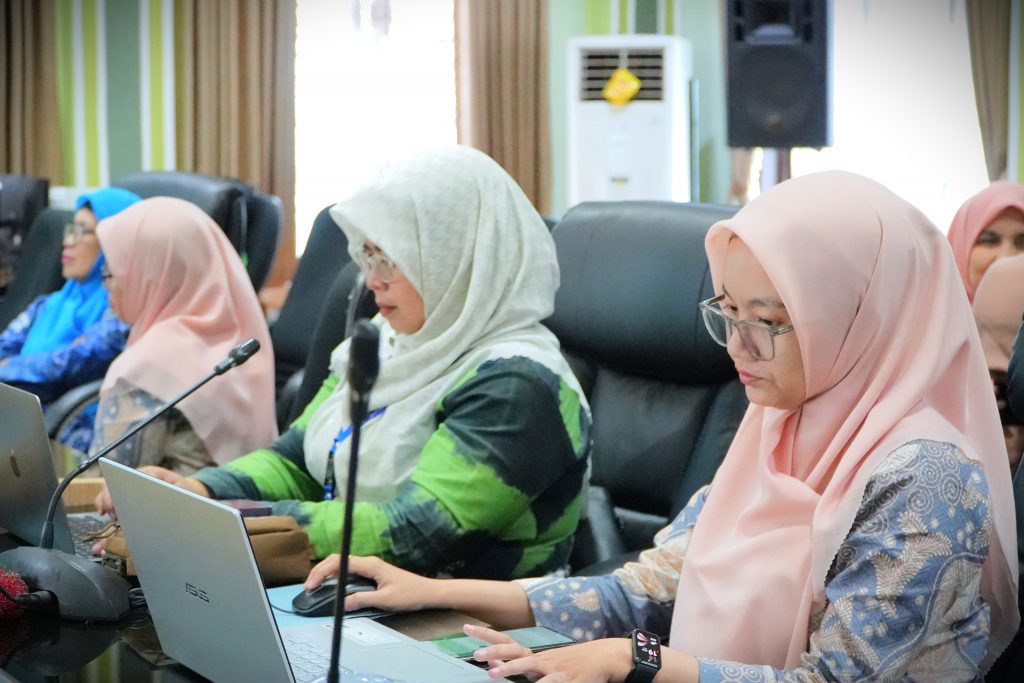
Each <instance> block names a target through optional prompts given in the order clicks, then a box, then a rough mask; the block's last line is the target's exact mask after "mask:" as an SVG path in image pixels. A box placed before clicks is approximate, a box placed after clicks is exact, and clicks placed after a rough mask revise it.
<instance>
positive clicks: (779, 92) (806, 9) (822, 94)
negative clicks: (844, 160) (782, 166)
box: [725, 0, 832, 148]
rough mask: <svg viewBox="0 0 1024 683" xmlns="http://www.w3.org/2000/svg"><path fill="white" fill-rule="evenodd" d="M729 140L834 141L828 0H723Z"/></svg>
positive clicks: (738, 143)
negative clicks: (724, 5) (724, 7)
mask: <svg viewBox="0 0 1024 683" xmlns="http://www.w3.org/2000/svg"><path fill="white" fill-rule="evenodd" d="M725 4H726V7H727V10H726V31H727V36H726V49H727V56H728V60H727V61H728V75H729V84H728V85H729V90H728V109H729V119H728V130H729V134H728V138H729V146H730V147H777V148H790V147H825V146H827V145H830V144H832V116H831V109H832V85H831V80H832V76H831V71H832V67H831V62H832V60H831V48H830V43H831V41H830V40H829V34H830V28H831V23H830V14H831V11H830V10H831V0H726V3H725Z"/></svg>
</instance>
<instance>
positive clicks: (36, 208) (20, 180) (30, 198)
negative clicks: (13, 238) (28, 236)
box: [0, 175, 50, 234]
mask: <svg viewBox="0 0 1024 683" xmlns="http://www.w3.org/2000/svg"><path fill="white" fill-rule="evenodd" d="M49 205H50V181H49V180H47V179H46V178H34V177H32V176H27V175H0V226H8V227H11V228H14V230H15V232H18V233H21V234H25V233H26V232H27V231H28V229H29V227H30V226H31V225H32V221H34V220H35V219H36V216H38V215H39V212H40V211H42V210H43V209H45V208H46V207H47V206H49Z"/></svg>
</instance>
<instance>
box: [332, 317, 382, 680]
mask: <svg viewBox="0 0 1024 683" xmlns="http://www.w3.org/2000/svg"><path fill="white" fill-rule="evenodd" d="M379 335H380V332H379V331H378V330H377V328H376V327H374V326H373V324H372V323H369V322H367V321H360V322H359V323H357V324H356V326H355V329H353V331H352V344H351V346H350V347H349V348H350V351H349V354H350V357H349V378H350V379H349V391H350V392H351V394H352V400H351V405H350V408H349V418H350V419H351V420H352V436H351V439H352V444H351V449H350V453H349V458H348V481H347V482H345V512H344V514H345V518H344V519H343V520H342V522H341V568H340V569H339V571H338V584H337V588H336V590H337V593H336V595H335V596H334V630H333V631H332V633H331V664H330V667H329V668H328V669H327V683H339V679H340V676H341V673H340V665H341V629H342V621H343V619H344V615H345V587H346V585H348V556H349V553H350V552H351V550H352V510H353V508H354V507H355V499H356V471H357V470H358V468H359V439H360V436H361V434H362V431H363V421H364V420H365V419H366V415H367V412H368V411H369V404H370V389H371V388H372V387H373V383H374V381H376V379H377V353H378V347H379ZM371 344H372V347H370V345H371ZM370 348H372V351H373V360H372V362H371V363H370V364H371V366H372V368H371V369H370V370H369V372H368V373H367V374H368V375H369V377H361V378H360V381H353V380H355V379H356V374H357V373H354V372H353V371H352V364H353V357H354V356H356V355H357V354H356V353H352V351H354V350H355V351H357V353H358V351H368V350H370ZM359 370H365V369H364V368H360V369H359Z"/></svg>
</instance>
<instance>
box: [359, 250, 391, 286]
mask: <svg viewBox="0 0 1024 683" xmlns="http://www.w3.org/2000/svg"><path fill="white" fill-rule="evenodd" d="M356 263H357V264H359V269H360V270H362V271H363V275H364V276H365V277H370V272H371V271H374V270H376V271H377V277H379V278H380V279H381V281H382V282H386V283H390V282H392V281H393V280H394V279H395V277H396V271H397V270H398V266H396V265H395V262H394V261H392V260H391V259H389V258H388V257H387V256H386V255H384V254H383V253H381V252H377V253H374V254H368V253H367V252H365V251H357V252H356Z"/></svg>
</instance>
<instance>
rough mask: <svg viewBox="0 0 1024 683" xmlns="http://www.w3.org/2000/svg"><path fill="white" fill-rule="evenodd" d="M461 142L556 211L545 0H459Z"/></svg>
mask: <svg viewBox="0 0 1024 683" xmlns="http://www.w3.org/2000/svg"><path fill="white" fill-rule="evenodd" d="M455 62H456V93H457V95H456V104H457V110H458V114H457V116H458V131H459V142H461V143H463V144H466V145H470V146H472V147H476V148H477V149H479V150H482V151H484V152H486V153H487V154H489V155H491V157H493V158H494V160H495V161H497V162H498V163H499V164H501V166H502V167H503V168H504V169H505V170H506V171H508V172H509V174H510V175H511V176H512V177H513V178H515V179H516V181H517V182H518V183H519V184H520V185H521V186H522V188H523V190H524V191H525V192H526V196H527V197H529V198H530V201H532V202H533V205H534V206H536V207H537V210H538V211H540V212H541V213H544V212H547V211H550V210H551V139H550V138H551V133H550V126H549V120H548V119H549V117H548V26H547V0H487V1H486V2H482V1H481V0H455Z"/></svg>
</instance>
